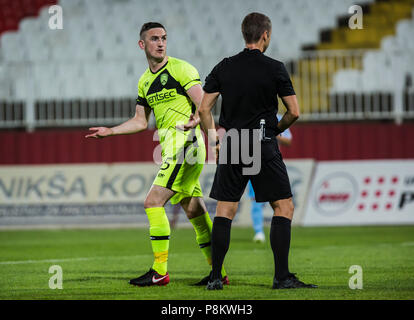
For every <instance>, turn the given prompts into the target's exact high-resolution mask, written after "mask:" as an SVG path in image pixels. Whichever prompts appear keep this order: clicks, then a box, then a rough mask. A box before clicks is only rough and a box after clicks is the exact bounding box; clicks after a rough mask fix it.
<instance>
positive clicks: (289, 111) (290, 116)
mask: <svg viewBox="0 0 414 320" xmlns="http://www.w3.org/2000/svg"><path fill="white" fill-rule="evenodd" d="M281 99H282V102H283V104H284V105H285V107H286V113H285V114H284V115H283V117H282V119H280V121H279V123H278V124H277V127H278V129H279V130H280V132H283V131H285V130H286V129H287V128H289V127H290V126H291V125H292V124H293V123H294V122H295V121H296V120H298V119H299V104H298V100H297V99H296V95H291V96H285V97H281Z"/></svg>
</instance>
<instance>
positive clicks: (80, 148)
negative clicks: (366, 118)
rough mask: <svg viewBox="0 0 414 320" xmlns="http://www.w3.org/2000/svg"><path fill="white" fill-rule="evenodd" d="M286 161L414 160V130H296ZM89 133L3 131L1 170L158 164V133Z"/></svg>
mask: <svg viewBox="0 0 414 320" xmlns="http://www.w3.org/2000/svg"><path fill="white" fill-rule="evenodd" d="M291 130H292V134H293V143H292V146H290V147H281V150H282V154H283V156H284V158H285V159H286V158H313V159H316V160H356V159H408V158H414V142H413V140H414V124H413V123H406V124H403V125H400V126H398V125H395V124H392V123H341V124H338V123H323V124H321V123H318V124H311V123H309V124H302V123H298V124H296V125H294V126H293V128H292V129H291ZM86 134H87V130H80V129H77V130H69V129H62V130H47V131H46V130H42V131H40V130H39V131H35V132H33V133H27V132H19V131H0V164H53V163H88V162H89V163H93V162H106V163H108V162H109V163H110V162H130V161H153V158H152V157H153V150H154V148H155V146H156V145H157V144H158V142H157V141H153V135H154V131H153V130H148V131H144V132H141V133H139V134H135V135H124V136H117V137H110V138H106V139H85V138H84V136H85V135H86Z"/></svg>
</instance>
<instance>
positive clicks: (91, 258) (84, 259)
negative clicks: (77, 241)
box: [0, 254, 152, 265]
mask: <svg viewBox="0 0 414 320" xmlns="http://www.w3.org/2000/svg"><path fill="white" fill-rule="evenodd" d="M146 256H152V254H140V255H134V256H118V257H116V256H111V257H84V258H66V259H44V260H20V261H1V262H0V265H10V264H29V263H46V262H52V263H55V262H72V261H88V260H100V259H102V260H104V259H130V258H138V257H146Z"/></svg>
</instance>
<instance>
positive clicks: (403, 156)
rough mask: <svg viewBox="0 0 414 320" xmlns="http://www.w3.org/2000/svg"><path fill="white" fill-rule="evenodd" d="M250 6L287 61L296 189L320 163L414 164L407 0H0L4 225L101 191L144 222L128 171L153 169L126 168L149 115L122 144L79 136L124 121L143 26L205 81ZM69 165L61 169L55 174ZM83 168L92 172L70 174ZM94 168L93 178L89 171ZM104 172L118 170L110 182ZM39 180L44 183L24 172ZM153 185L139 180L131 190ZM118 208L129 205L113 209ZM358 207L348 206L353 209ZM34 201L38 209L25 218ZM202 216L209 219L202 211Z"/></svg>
mask: <svg viewBox="0 0 414 320" xmlns="http://www.w3.org/2000/svg"><path fill="white" fill-rule="evenodd" d="M52 5H59V6H60V7H61V8H62V14H63V20H62V22H63V28H62V29H57V30H52V29H50V28H49V21H50V19H51V18H53V16H54V14H55V11H51V12H49V9H50V6H52ZM352 5H359V6H360V8H361V10H362V13H363V16H362V18H361V19H362V20H361V22H362V26H363V29H351V28H350V27H349V21H350V18H351V16H353V15H354V14H355V13H356V11H353V10H351V11H350V7H351V6H352ZM252 11H258V12H262V13H264V14H266V15H268V16H269V17H270V18H271V20H272V25H273V30H272V41H271V44H270V47H269V48H268V51H267V52H266V54H267V55H268V56H270V57H272V58H275V59H277V60H280V61H282V62H284V63H285V65H286V67H287V69H288V71H289V73H290V75H291V78H292V81H293V84H294V87H295V90H296V93H297V96H298V100H299V104H300V108H301V118H300V120H299V121H298V122H297V123H296V124H295V125H294V126H293V128H292V129H291V130H292V134H293V143H292V145H291V146H290V147H281V149H282V153H283V156H284V158H285V159H288V160H290V159H296V160H297V159H311V161H312V164H313V165H312V168H310V169H306V170H307V172H309V174H308V175H309V178H308V179H307V180H306V181H307V183H308V185H307V186H305V187H304V188H305V190H310V189H309V188H311V184H312V181H313V180H312V179H313V178H312V177H313V174H314V171H315V168H316V164H317V163H318V162H320V161H333V160H335V161H349V160H357V161H359V160H374V161H377V160H381V161H383V160H385V161H390V160H393V159H394V160H395V159H399V160H406V162H404V163H410V164H411V165H412V160H411V161H410V160H409V159H414V148H413V142H412V141H413V138H414V123H413V119H414V88H413V84H412V82H413V76H414V38H413V34H414V18H413V13H414V1H413V0H393V1H392V0H388V1H386V0H359V1H354V0H316V1H309V0H290V1H282V0H256V1H250V0H237V1H236V0H225V1H223V0H210V1H201V0H192V1H184V0H170V1H166V0H152V1H144V0H142V1H141V0H61V1H56V0H13V1H10V0H0V165H2V167H1V168H2V171H1V172H2V177H1V179H0V199H1V202H0V203H1V205H0V206H1V207H2V209H1V210H0V216H1V217H2V218H3V220H2V221H3V224H4V225H8V224H10V225H15V224H20V223H21V222H22V223H23V221H27V219H28V217H32V218H33V219H35V218H36V219H38V220H39V221H41V222H42V223H44V222H45V221H48V220H47V218H48V217H49V218H50V219H51V217H52V216H53V217H54V218H55V219H57V218H56V217H57V216H59V215H61V214H62V212H63V211H62V203H63V204H64V203H67V204H71V205H73V203H77V204H79V205H81V204H88V206H89V207H88V208H89V209H90V210H95V209H93V208H96V207H99V205H102V202H105V201H106V200H108V198H110V197H112V196H113V197H114V198H111V199H112V200H111V199H110V200H111V201H112V202H111V205H118V204H119V203H122V206H121V207H119V206H118V207H117V209H113V207H112V209H105V210H112V213H114V211H122V210H125V212H128V214H131V217H132V216H133V211H139V212H141V213H142V217H143V218H145V216H144V212H143V209H139V208H140V206H141V205H142V199H143V197H144V196H145V192H144V191H142V192H141V193H139V192H138V189H139V187H136V186H135V184H134V183H135V182H136V183H138V182H137V181H143V180H142V179H143V178H142V177H141V178H142V179H141V178H137V177H136V176H134V172H135V173H136V174H138V173H137V172H143V173H142V174H143V175H144V176H145V174H147V173H148V172H152V171H151V170H153V171H154V170H155V171H154V172H156V167H155V169H148V168H149V167H148V168H147V167H145V166H144V167H142V166H140V167H139V168H141V169H139V168H138V169H133V168H137V167H136V163H140V164H142V163H147V162H153V152H154V148H155V147H156V146H157V144H158V143H157V141H154V131H155V128H154V119H153V117H152V118H151V126H150V129H149V130H147V131H145V132H142V133H139V134H137V135H132V136H122V137H113V138H110V139H104V140H99V141H96V140H93V141H89V140H86V139H84V136H85V134H86V133H87V128H88V127H91V126H96V125H100V126H101V125H104V126H112V125H116V124H119V123H121V122H123V121H125V120H127V119H128V118H130V117H132V116H133V115H134V111H135V98H136V96H137V82H138V79H139V77H140V75H141V74H142V73H143V72H144V71H145V69H146V68H147V61H146V58H145V55H144V53H143V52H142V51H141V50H140V49H139V47H138V45H137V42H138V40H139V30H140V28H141V26H142V24H143V23H145V22H148V21H158V22H161V23H162V24H163V25H164V26H165V27H166V29H167V33H168V46H167V54H168V55H171V56H174V57H177V58H180V59H184V60H187V61H188V62H190V63H191V64H193V65H194V66H195V67H196V68H197V69H198V70H199V73H200V76H201V79H202V81H204V79H205V77H206V76H207V75H208V73H209V72H210V70H211V69H212V68H213V67H214V65H215V64H216V63H218V62H219V61H220V60H221V59H222V58H224V57H226V56H230V55H233V54H236V53H238V52H239V51H241V50H242V49H243V47H244V42H243V39H242V35H241V31H240V26H241V21H242V19H243V18H244V16H245V15H246V14H248V13H250V12H252ZM283 112H284V109H283V107H280V113H283ZM219 113H220V101H219V102H218V103H217V106H216V107H215V108H214V115H215V118H216V121H217V120H218V115H219ZM407 161H408V162H407ZM117 163H130V164H131V165H133V166H135V167H133V168H132V169H130V170H131V175H130V176H125V177H124V178H119V179H118V178H116V177H118V176H119V175H121V174H122V172H124V171H122V170H121V169H119V172H118V171H116V170H118V169H116V168H117V167H116V164H117ZM389 163H390V164H391V167H394V168H395V167H398V166H399V165H395V164H394V165H393V164H392V162H389ZM68 164H70V165H72V167H69V169H68V167H59V166H60V165H68ZM85 164H90V166H89V167H86V168H89V169H88V170H90V171H88V170H86V172H85V173H84V174H85V175H84V176H82V175H79V177H80V178H79V179H80V180H76V177H77V174H76V172H78V171H79V170H83V169H84V168H85V166H84V165H85ZM95 164H96V165H95ZM98 164H99V165H101V166H103V167H102V168H101V167H99V165H98ZM36 165H42V166H41V167H40V169H39V168H38V167H36ZM45 165H50V166H49V167H47V166H45ZM125 165H126V164H125ZM27 166H32V167H27ZM82 166H83V167H82ZM370 167H372V166H370ZM399 167H400V168H401V166H399ZM98 168H101V169H102V170H101V171H100V172H102V173H101V174H100V175H99V174H98V173H96V175H95V176H94V175H93V174H92V173H93V172H94V171H93V170H94V169H96V170H98ZM114 168H115V169H114ZM142 168H144V169H142ZM151 168H153V166H151ZM23 169H25V170H28V171H24V170H23ZM30 170H32V171H30ZM33 170H34V171H33ZM42 170H43V171H42ZM65 170H69V171H65ZM77 170H78V171H77ZM108 170H109V171H108ZM110 170H115V171H113V172H118V173H119V174H118V173H116V174H114V175H113V176H111V178H108V176H107V175H106V174H107V172H111V171H110ZM140 170H141V171H140ZM381 170H382V169H380V171H381ZM402 170H403V173H404V172H406V170H408V169H405V167H403V169H402ZM23 171H24V172H23ZM98 171H99V170H98ZM210 171H211V172H210ZM210 171H209V169H206V172H207V173H208V172H210V173H209V174H210V175H209V176H208V177H207V178H205V179H206V182H205V183H204V190H205V191H204V192H205V194H206V195H207V194H208V192H209V186H210V183H211V179H212V174H213V173H214V169H213V170H210ZM39 172H43V174H44V175H43V176H42V175H39V176H36V174H40V173H39ZM88 172H89V173H88ZM292 172H293V171H292ZM375 172H379V171H378V170H377V171H375ZM375 172H374V173H372V176H373V178H372V179H376V173H375ZM144 173H145V174H144ZM207 173H206V174H207ZM380 173H381V172H379V173H378V174H380ZM403 173H401V174H403ZM407 173H409V172H407ZM48 174H49V175H50V176H47V175H48ZM88 174H89V175H92V176H88ZM151 174H152V173H151ZM295 174H296V175H297V176H298V177H301V174H300V173H297V172H296V173H295ZM59 175H60V177H61V178H56V177H59ZM358 175H360V176H363V173H360V174H358ZM36 177H37V178H36ZM62 177H63V178H62ZM94 177H95V178H96V179H101V182H102V183H101V185H100V187H99V186H95V187H94V188H95V189H98V190H99V188H101V189H100V193H99V194H96V195H95V196H91V195H90V193H89V189H88V188H89V187H88V182H85V181H87V180H88V179H95V178H94ZM131 177H132V178H131ZM390 177H391V174H390ZM385 178H386V177H385ZM96 179H95V180H96ZM111 179H112V180H111ZM122 179H124V180H122ZM128 179H129V180H128ZM134 179H135V180H134ZM140 179H141V180H140ZM151 179H152V177H149V176H148V177H147V179H146V180H145V179H144V180H145V181H144V182H143V185H145V188H143V190H145V189H146V190H148V188H149V186H150V185H151ZM386 179H387V178H386ZM404 179H405V177H403V176H399V181H404ZM408 179H409V178H408ZM316 180H317V179H316ZM316 180H315V183H318V181H316ZM125 181H126V182H125ZM134 181H135V182H134ZM390 181H391V178H390ZM105 183H106V184H105ZM128 183H131V186H130V189H128V186H129V184H128ZM390 183H391V182H390ZM337 184H338V185H339V186H340V185H341V184H342V185H343V184H344V182H341V181H339V182H337ZM345 184H346V183H345ZM91 185H93V183H92V182H91ZM147 187H148V188H147ZM91 188H93V187H91ZM102 188H103V189H102ZM117 188H118V189H117ZM346 188H347V187H346ZM346 188H345V189H346ZM102 190H103V191H102ZM125 190H126V191H125ZM410 190H411V189H410ZM118 191H119V192H118ZM122 192H124V198H122V199H121V198H119V197H120V193H122ZM309 192H311V191H309ZM355 192H356V193H358V194H359V192H360V190H359V189H358V190H357V191H355ZM385 192H388V189H387V191H384V192H383V193H385ZM396 192H397V191H396ZM304 193H306V194H307V193H308V191H306V192H305V191H304ZM72 196H73V197H72ZM82 196H84V198H82ZM410 196H411V195H410ZM401 197H402V193H401ZM404 197H405V196H404ZM87 198H88V199H89V200H85V199H87ZM137 199H139V200H140V201H141V202H140V203H137ZM306 199H307V198H306V197H305V198H304V200H302V201H303V203H304V204H303V206H304V207H306V204H307V202H306V201H307V200H306ZM399 199H401V198H399ZM404 199H405V198H404ZM406 199H408V196H407V198H406ZM124 200H125V203H126V204H129V205H130V204H131V203H135V205H134V206H133V207H131V208H129V209H128V208H125V203H124V202H122V201H124ZM48 201H49V202H48ZM85 201H86V202H85ZM108 201H109V200H108ZM309 201H310V202H311V200H309ZM138 202H139V201H138ZM50 203H52V204H55V205H57V204H58V206H57V207H54V208H55V211H54V212H55V213H50V214H45V213H44V212H45V210H46V209H45V208H46V207H48V205H49V204H50ZM387 204H388V203H386V204H384V210H385V207H386V205H387ZM332 205H334V204H332ZM358 205H360V203H359V204H358V203H357V201H356V202H355V203H353V204H352V206H353V207H352V206H351V207H352V208H354V209H355V208H357V206H358ZM36 206H37V208H38V210H37V211H36V212H32V211H30V210H31V209H33V208H34V207H36ZM91 206H92V207H93V208H92V209H91ZM368 206H371V203H370V204H368ZM372 206H373V204H372ZM395 206H397V204H396V205H395ZM16 208H20V209H19V210H17V209H16ZM39 208H40V209H39ZM77 208H78V209H77V210H78V211H76V212H78V213H74V211H73V210H74V209H73V208H72V209H73V210H72V209H71V210H72V211H71V210H69V211H68V212H71V213H68V214H67V215H68V216H70V215H76V214H77V215H78V216H79V215H82V212H85V211H84V210H85V209H82V208H84V207H82V206H80V207H77ZM79 208H80V209H79ZM122 208H123V209H122ZM211 208H212V209H211V210H212V212H214V205H213V204H212V206H211ZM380 208H381V207H379V209H380ZM13 210H17V211H13ZM102 210H103V209H102ZM128 210H130V211H128ZM304 210H305V209H304ZM46 211H47V210H46ZM98 211H99V210H98ZM328 211H329V210H328ZM59 212H60V213H59ZM105 212H106V211H105ZM128 214H127V213H125V215H128ZM93 215H99V212H98V213H97V211H94V213H91V216H93ZM102 215H105V216H106V214H104V213H102ZM6 218H7V219H9V218H10V219H11V220H7V219H6ZM114 219H115V218H114ZM117 219H118V218H116V219H115V221H119V220H117ZM131 219H135V218H131ZM97 220H99V219H97ZM51 221H52V220H51ZM53 221H54V223H57V221H58V220H53ZM59 221H63V220H59ZM88 221H89V220H88ZM110 221H112V222H113V220H110ZM128 221H129V220H128ZM133 221H135V220H133ZM246 221H247V220H246ZM95 222H96V221H95ZM374 222H375V221H374Z"/></svg>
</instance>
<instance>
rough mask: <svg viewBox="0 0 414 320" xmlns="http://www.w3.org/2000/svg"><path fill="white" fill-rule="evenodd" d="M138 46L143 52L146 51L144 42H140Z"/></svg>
mask: <svg viewBox="0 0 414 320" xmlns="http://www.w3.org/2000/svg"><path fill="white" fill-rule="evenodd" d="M138 46H139V47H140V48H141V49H142V50H144V49H145V42H144V40H139V41H138Z"/></svg>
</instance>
